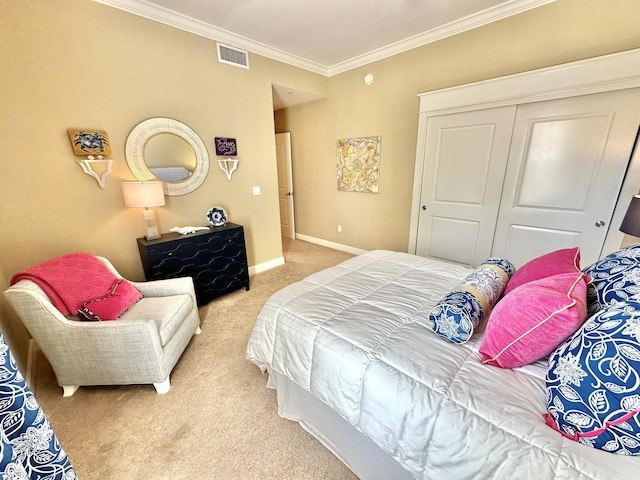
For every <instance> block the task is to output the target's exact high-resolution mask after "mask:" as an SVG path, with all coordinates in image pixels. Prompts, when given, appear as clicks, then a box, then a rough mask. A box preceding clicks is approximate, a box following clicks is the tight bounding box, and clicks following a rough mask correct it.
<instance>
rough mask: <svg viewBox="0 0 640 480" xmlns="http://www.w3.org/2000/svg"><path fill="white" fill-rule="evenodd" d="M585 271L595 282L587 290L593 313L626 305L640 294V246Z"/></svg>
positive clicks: (613, 256) (588, 305)
mask: <svg viewBox="0 0 640 480" xmlns="http://www.w3.org/2000/svg"><path fill="white" fill-rule="evenodd" d="M583 271H584V273H585V274H586V275H589V276H590V277H591V279H592V281H591V283H590V284H589V287H588V288H587V308H588V311H589V313H590V314H594V313H596V312H598V311H599V310H600V309H601V308H604V307H605V306H606V305H610V304H615V303H618V302H626V301H627V300H629V299H631V298H632V297H634V296H635V295H638V294H640V243H636V244H635V245H630V246H628V247H625V248H622V249H620V250H618V251H617V252H613V253H611V254H610V255H607V256H606V257H605V258H603V259H602V260H598V261H597V262H595V263H594V264H592V265H589V266H588V267H587V268H585V269H584V270H583Z"/></svg>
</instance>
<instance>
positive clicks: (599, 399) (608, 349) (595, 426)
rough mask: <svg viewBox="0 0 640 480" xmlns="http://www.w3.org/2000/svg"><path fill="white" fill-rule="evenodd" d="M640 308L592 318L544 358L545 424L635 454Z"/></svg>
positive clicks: (620, 306) (609, 309) (619, 307)
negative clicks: (545, 371)
mask: <svg viewBox="0 0 640 480" xmlns="http://www.w3.org/2000/svg"><path fill="white" fill-rule="evenodd" d="M639 386H640V302H638V301H630V302H624V303H616V304H612V305H609V306H606V307H605V308H603V309H602V310H601V311H600V312H598V313H597V314H596V315H594V316H593V317H591V318H590V319H589V320H587V322H586V323H585V324H584V325H583V326H582V327H581V328H580V330H578V331H577V332H576V333H575V334H574V335H572V336H571V337H569V338H568V339H567V340H566V341H565V342H564V343H563V344H561V345H560V346H559V347H558V348H557V349H556V351H555V352H554V353H553V354H552V355H551V357H550V358H549V367H548V370H547V381H546V391H547V411H548V412H549V413H547V414H546V415H545V419H546V422H547V424H548V425H549V426H551V427H552V428H554V429H555V430H557V431H559V432H560V433H561V434H562V435H564V436H565V437H568V438H570V439H571V440H575V441H578V442H580V443H583V444H585V445H588V446H591V447H593V448H598V449H600V450H604V451H607V452H613V453H618V454H623V455H638V454H640V418H639V417H640V387H639Z"/></svg>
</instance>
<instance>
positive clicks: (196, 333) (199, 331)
mask: <svg viewBox="0 0 640 480" xmlns="http://www.w3.org/2000/svg"><path fill="white" fill-rule="evenodd" d="M201 333H202V330H201V329H200V325H198V328H197V329H196V331H195V332H194V333H193V334H194V335H200V334H201Z"/></svg>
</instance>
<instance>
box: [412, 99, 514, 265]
mask: <svg viewBox="0 0 640 480" xmlns="http://www.w3.org/2000/svg"><path fill="white" fill-rule="evenodd" d="M515 111H516V108H515V107H504V108H495V109H488V110H483V111H476V112H465V113H458V114H452V115H443V116H437V117H432V118H429V120H428V122H427V136H426V154H425V165H424V170H423V178H422V193H421V205H422V210H421V213H420V218H419V221H418V242H417V249H416V253H417V254H418V255H422V256H428V257H435V258H440V259H443V260H448V261H452V262H457V263H462V264H465V265H470V266H474V265H478V264H479V263H481V262H482V261H483V260H485V259H486V258H487V257H488V256H489V255H490V253H491V245H492V241H493V235H494V231H495V225H496V216H497V213H498V208H499V205H500V192H501V190H502V182H503V179H504V170H505V166H506V161H507V157H508V152H509V143H510V137H511V131H512V128H513V121H514V117H515Z"/></svg>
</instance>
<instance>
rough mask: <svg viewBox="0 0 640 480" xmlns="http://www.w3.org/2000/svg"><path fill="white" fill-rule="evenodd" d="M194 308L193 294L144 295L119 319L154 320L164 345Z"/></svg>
mask: <svg viewBox="0 0 640 480" xmlns="http://www.w3.org/2000/svg"><path fill="white" fill-rule="evenodd" d="M193 308H194V303H193V301H192V299H191V296H190V295H189V294H186V293H185V294H182V295H172V296H170V297H144V298H141V299H140V301H139V302H138V303H136V304H135V305H134V306H133V307H131V308H130V309H129V310H127V311H126V312H125V313H124V314H123V315H122V317H120V320H119V321H127V320H129V319H131V320H135V321H140V320H153V321H154V322H155V323H156V325H157V327H158V333H159V335H160V343H161V345H162V346H163V347H164V346H165V345H166V344H167V342H168V341H169V340H171V338H173V335H174V334H175V333H176V331H177V330H178V329H179V328H180V326H181V325H182V322H183V320H184V318H186V317H187V315H188V314H189V312H190V311H191V310H192V309H193Z"/></svg>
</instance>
